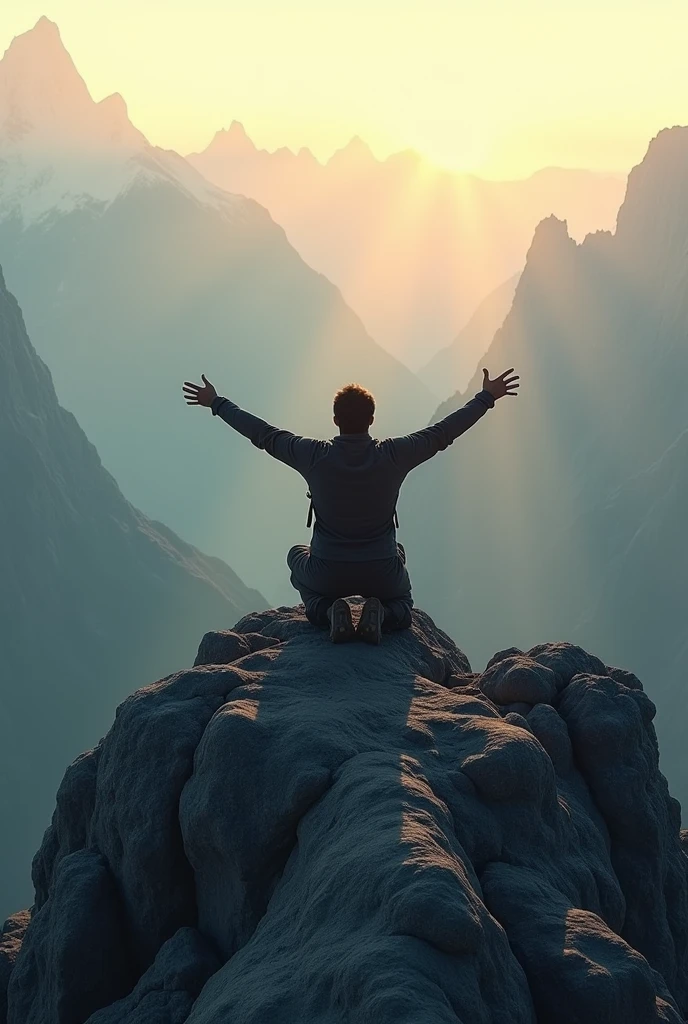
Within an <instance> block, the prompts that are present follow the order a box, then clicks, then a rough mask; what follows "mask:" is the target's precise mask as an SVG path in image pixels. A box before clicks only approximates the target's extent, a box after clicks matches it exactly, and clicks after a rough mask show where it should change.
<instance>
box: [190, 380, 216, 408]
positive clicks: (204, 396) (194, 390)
mask: <svg viewBox="0 0 688 1024" xmlns="http://www.w3.org/2000/svg"><path fill="white" fill-rule="evenodd" d="M201 380H202V381H203V384H194V383H193V382H192V381H190V380H185V381H184V387H183V388H182V391H183V392H184V398H185V399H186V404H187V405H204V406H206V408H210V406H211V405H212V404H213V399H215V398H217V391H216V390H215V388H214V387H213V385H212V384H211V383H210V381H209V380H208V378H207V377H206V375H205V374H204V373H202V374H201Z"/></svg>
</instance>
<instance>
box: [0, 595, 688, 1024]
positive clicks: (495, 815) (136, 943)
mask: <svg viewBox="0 0 688 1024" xmlns="http://www.w3.org/2000/svg"><path fill="white" fill-rule="evenodd" d="M653 714H654V707H653V705H652V703H651V701H650V700H649V699H648V697H647V696H646V695H645V693H644V692H643V689H642V686H641V684H640V682H639V681H638V679H637V678H636V677H635V676H633V675H632V674H631V673H629V672H626V671H623V670H621V669H617V668H613V667H609V666H606V665H604V664H603V663H602V662H601V661H600V660H599V659H598V658H596V657H594V656H593V655H591V654H588V653H586V652H585V651H584V650H582V649H581V648H579V647H575V646H573V645H571V644H567V643H552V644H541V645H539V646H538V647H535V648H533V649H532V650H530V651H528V652H526V653H522V652H520V651H516V650H514V649H510V650H507V651H502V652H500V653H498V654H496V655H495V656H494V657H493V658H492V659H491V661H490V663H489V664H488V666H487V668H486V670H485V671H484V672H483V673H474V672H472V671H471V668H470V665H469V664H468V661H467V659H466V658H465V656H464V655H463V654H462V652H461V651H460V650H459V649H458V648H457V647H456V646H455V645H454V644H453V643H452V641H451V640H450V639H449V638H448V637H447V636H446V635H445V634H444V633H442V632H441V631H440V630H438V629H437V628H436V627H435V626H434V624H433V623H432V621H431V620H430V619H429V618H428V617H427V616H425V615H424V614H423V613H422V612H416V613H414V624H413V629H412V630H411V631H408V632H406V633H401V634H397V635H393V636H388V637H385V639H384V642H383V644H382V645H381V646H380V647H379V648H369V647H366V646H364V645H358V644H352V645H346V646H343V647H336V646H333V645H330V644H329V643H328V642H327V640H326V638H325V637H324V636H323V634H322V633H320V632H318V631H315V630H313V629H312V627H310V626H309V625H308V624H307V623H306V622H305V620H304V618H303V616H302V615H301V614H300V612H299V610H298V609H288V608H282V609H278V610H276V611H275V610H273V611H270V612H265V613H261V614H254V615H251V616H248V617H246V618H244V619H242V620H241V621H240V622H239V623H238V624H237V626H236V627H235V628H234V631H232V632H224V633H211V634H207V635H206V636H205V637H204V639H203V642H202V643H201V646H200V649H199V653H198V657H197V659H196V664H195V665H194V667H193V668H192V669H188V670H185V671H182V672H178V673H176V674H175V675H172V676H169V677H167V678H165V679H162V680H160V681H158V682H156V683H154V684H153V685H152V686H149V687H147V688H145V689H143V690H139V691H138V692H136V693H134V694H133V696H131V697H129V698H128V699H127V700H126V701H125V702H124V703H123V704H122V705H121V707H120V708H119V709H118V712H117V716H116V718H115V721H114V724H113V726H112V728H111V729H110V732H109V733H108V734H107V736H106V737H105V738H104V739H103V740H102V741H101V742H100V743H99V744H98V746H97V747H95V748H94V749H93V750H91V751H88V752H87V753H85V754H84V755H83V756H82V757H80V758H78V759H77V761H75V762H74V764H72V765H71V766H70V768H69V769H68V771H67V773H66V775H65V778H64V781H63V783H62V786H61V787H60V790H59V793H58V797H57V808H56V810H55V814H54V817H53V822H52V825H51V826H50V828H49V829H48V831H47V833H46V835H45V839H44V842H43V845H42V847H41V849H40V851H39V853H38V854H37V856H36V858H35V861H34V868H33V875H34V883H35V887H36V897H35V906H34V908H33V914H32V917H31V921H30V923H28V925H27V921H28V919H27V918H26V917H23V918H22V917H17V918H15V919H14V920H13V921H11V922H10V923H9V925H8V926H6V930H5V935H4V937H3V941H2V943H0V964H2V968H0V978H3V979H7V977H8V976H9V986H8V1011H7V1021H8V1022H9V1024H39V1022H40V1024H63V1022H64V1024H66V1022H68V1021H69V1022H70V1024H83V1022H86V1021H88V1024H115V1022H116V1024H143V1022H146V1024H148V1022H152V1021H154V1022H155V1024H182V1022H188V1024H221V1022H227V1021H237V1022H239V1021H240V1022H241V1024H267V1022H271V1024H279V1022H284V1024H287V1022H289V1024H293V1022H294V1021H297V1020H298V1021H315V1020H319V1021H332V1022H335V1021H336V1022H345V1021H351V1022H354V1021H355V1022H357V1024H359V1022H367V1021H373V1020H374V1021H376V1022H387V1021H389V1022H390V1024H391V1022H395V1024H399V1022H401V1021H404V1022H409V1024H410V1022H411V1021H414V1022H415V1021H419V1020H422V1021H423V1022H424V1024H431V1022H442V1024H445V1022H446V1024H449V1022H451V1021H456V1020H462V1021H470V1022H471V1024H479V1022H485V1024H487V1022H491V1021H500V1022H506V1021H509V1024H521V1022H523V1024H525V1022H529V1024H532V1022H539V1024H542V1022H547V1024H550V1022H551V1024H555V1022H556V1024H583V1022H586V1024H587V1022H592V1021H605V1022H610V1024H614V1022H617V1021H618V1022H619V1024H621V1022H623V1024H633V1022H638V1024H641V1022H642V1024H646V1022H650V1021H665V1022H675V1024H678V1022H680V1021H682V1020H683V1017H684V1016H685V1013H686V1009H687V1006H688V970H687V968H688V959H687V943H688V884H687V866H688V860H687V859H686V854H685V852H684V851H683V848H682V845H681V833H680V824H679V818H680V809H679V807H678V804H677V803H676V801H675V800H673V799H672V798H671V797H670V796H669V792H668V789H667V784H666V781H665V779H664V777H663V776H662V774H661V773H660V771H659V767H658V748H657V742H656V738H655V733H654V729H653V726H652V718H653ZM22 937H23V942H22V943H21V948H20V949H19V951H18V947H19V943H20V940H21V939H22ZM3 971H4V973H2V972H3ZM0 1020H2V1015H1V1013H0ZM3 1024H4V1021H3Z"/></svg>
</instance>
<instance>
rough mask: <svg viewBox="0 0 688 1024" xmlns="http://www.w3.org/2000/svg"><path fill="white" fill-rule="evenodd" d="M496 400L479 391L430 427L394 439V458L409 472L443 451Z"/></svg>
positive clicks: (392, 441)
mask: <svg viewBox="0 0 688 1024" xmlns="http://www.w3.org/2000/svg"><path fill="white" fill-rule="evenodd" d="M494 404H495V400H494V398H493V397H492V395H491V394H490V392H489V391H485V390H483V391H479V392H478V394H477V395H476V396H475V398H471V399H470V401H468V402H466V404H465V405H464V406H462V407H461V408H460V409H457V410H456V411H455V412H452V413H450V414H449V415H448V416H445V417H444V419H442V420H438V422H437V423H433V424H432V426H430V427H425V428H424V429H423V430H417V431H416V432H415V433H414V434H407V435H406V436H405V437H393V438H392V439H391V447H392V458H393V459H394V461H395V462H396V463H397V465H399V467H400V468H401V469H402V470H403V471H404V472H406V473H408V472H409V471H410V470H412V469H414V468H415V467H416V466H419V465H420V464H421V462H427V460H428V459H431V458H432V457H433V455H437V453H438V452H442V451H444V449H445V448H448V447H449V445H450V444H451V443H452V442H453V441H455V440H456V438H457V437H459V436H460V435H461V434H463V433H465V432H466V431H467V430H468V429H469V427H472V426H473V424H474V423H477V421H478V420H479V419H480V418H481V417H482V416H484V415H485V413H486V412H487V410H488V409H492V408H493V407H494Z"/></svg>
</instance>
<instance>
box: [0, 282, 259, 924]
mask: <svg viewBox="0 0 688 1024" xmlns="http://www.w3.org/2000/svg"><path fill="white" fill-rule="evenodd" d="M92 386H93V387H94V388H95V389H98V388H101V387H102V386H103V384H102V382H96V381H94V382H93V385H92ZM123 414H124V413H123ZM181 489H182V487H181V486H180V490H181ZM257 604H258V605H262V606H264V604H265V602H264V601H263V600H262V598H261V596H260V594H258V593H257V592H256V591H255V590H252V589H250V588H249V587H247V586H245V585H244V583H243V582H242V581H241V580H240V579H239V577H238V576H237V575H236V574H235V573H234V572H232V570H231V569H230V568H229V566H227V565H225V564H224V563H223V562H221V561H220V560H219V559H218V558H210V557H208V556H206V555H204V554H202V552H200V551H198V550H197V549H196V548H194V547H192V546H191V545H190V544H186V543H185V542H184V541H182V540H181V539H180V538H179V537H177V536H176V535H175V534H174V533H172V531H171V530H168V529H167V527H165V526H163V525H162V524H161V523H156V522H153V521H151V520H150V519H147V518H146V517H145V516H144V515H142V514H141V512H139V511H138V509H136V508H134V507H133V506H132V505H130V504H129V502H128V501H127V500H126V498H125V497H124V495H123V494H122V492H121V491H120V490H119V487H118V486H117V484H116V482H115V481H114V480H113V478H112V477H111V476H110V474H109V473H108V472H107V471H106V470H105V469H104V467H103V465H102V464H101V461H100V458H99V456H98V453H97V451H96V450H95V448H94V447H93V445H92V444H90V442H89V441H88V439H87V438H86V436H85V435H84V432H83V431H82V430H81V428H80V426H79V424H78V423H77V422H76V420H75V419H74V417H73V416H72V414H71V413H69V412H67V411H66V410H65V409H63V408H62V407H61V406H60V405H59V404H58V401H57V396H56V394H55V390H54V388H53V383H52V378H51V376H50V372H49V370H48V368H47V367H46V365H45V364H44V363H43V362H42V361H41V360H40V359H39V358H38V356H37V355H36V352H35V351H34V349H33V347H32V345H31V342H30V341H29V338H28V335H27V333H26V329H25V327H24V323H23V320H22V314H21V311H20V309H19V306H18V305H17V302H16V301H15V299H14V297H13V296H12V295H11V294H10V293H9V292H8V291H7V290H6V288H5V283H4V281H3V279H2V273H1V272H0V650H1V652H2V655H1V662H0V678H1V679H2V687H1V689H0V817H1V820H2V828H3V835H2V843H1V844H0V914H3V915H4V914H6V913H8V911H9V910H12V909H14V908H15V907H16V906H17V904H18V903H19V902H20V901H21V902H24V901H25V900H27V899H28V896H29V891H30V889H29V878H28V871H27V865H28V861H29V859H30V857H31V854H32V853H33V851H34V850H35V848H36V845H37V844H38V842H39V840H40V836H41V834H42V831H43V828H44V827H45V820H46V817H47V815H49V813H50V809H51V807H52V804H53V797H54V792H55V787H56V785H57V783H58V781H59V779H60V777H61V774H62V772H63V770H64V765H65V763H66V762H67V761H69V760H71V759H72V758H73V757H74V756H75V755H76V754H77V753H78V752H79V751H80V750H82V749H83V748H84V746H86V745H87V744H88V743H90V742H93V738H94V737H97V736H101V735H102V734H103V732H104V731H105V729H106V728H107V725H108V723H109V722H110V720H111V718H112V712H113V709H114V707H115V706H116V704H117V703H118V702H119V701H120V700H122V698H123V697H124V696H125V695H126V694H127V693H128V692H130V690H131V689H132V687H133V686H136V685H141V684H142V683H144V682H145V681H146V680H148V679H150V678H151V677H155V676H158V675H160V674H161V673H164V672H169V671H171V670H172V669H173V668H174V667H176V666H177V665H178V664H179V663H180V661H181V660H182V659H183V658H184V657H185V655H186V652H187V651H188V650H189V646H190V645H191V644H192V643H194V641H195V638H196V637H197V636H198V633H199V632H200V631H202V630H203V629H204V628H205V629H207V628H208V626H209V625H210V624H212V625H214V626H220V625H223V624H225V623H227V622H233V621H234V620H235V619H236V618H237V617H238V616H239V615H241V614H242V613H244V612H245V611H247V610H248V609H249V608H255V607H256V605H257ZM123 681H125V687H126V688H123V685H122V684H123ZM15 901H16V902H15Z"/></svg>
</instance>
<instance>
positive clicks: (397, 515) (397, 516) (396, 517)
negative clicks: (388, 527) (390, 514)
mask: <svg viewBox="0 0 688 1024" xmlns="http://www.w3.org/2000/svg"><path fill="white" fill-rule="evenodd" d="M394 525H395V527H396V529H397V530H398V529H399V514H398V512H397V510H396V509H394Z"/></svg>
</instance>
